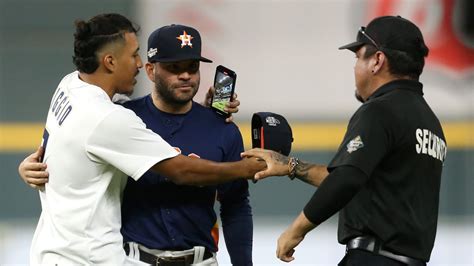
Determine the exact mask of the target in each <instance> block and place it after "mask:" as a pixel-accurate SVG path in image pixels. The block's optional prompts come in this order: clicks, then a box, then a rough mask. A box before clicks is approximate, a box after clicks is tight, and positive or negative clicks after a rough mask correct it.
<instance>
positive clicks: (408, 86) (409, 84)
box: [367, 79, 423, 101]
mask: <svg viewBox="0 0 474 266" xmlns="http://www.w3.org/2000/svg"><path fill="white" fill-rule="evenodd" d="M395 89H401V90H409V91H412V92H414V93H417V94H420V95H421V96H423V84H421V83H420V82H419V81H417V80H410V79H397V80H393V81H390V82H388V83H385V84H384V85H382V86H381V87H379V88H378V89H377V90H376V91H375V92H374V93H372V95H370V97H369V98H367V101H369V100H371V99H374V98H377V97H380V96H382V95H384V94H386V93H388V92H390V91H393V90H395Z"/></svg>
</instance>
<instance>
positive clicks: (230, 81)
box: [211, 65, 237, 117]
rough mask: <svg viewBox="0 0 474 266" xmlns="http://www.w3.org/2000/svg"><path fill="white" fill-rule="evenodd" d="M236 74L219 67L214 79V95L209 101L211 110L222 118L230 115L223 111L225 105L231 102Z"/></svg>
mask: <svg viewBox="0 0 474 266" xmlns="http://www.w3.org/2000/svg"><path fill="white" fill-rule="evenodd" d="M236 78H237V74H235V72H234V71H232V70H230V69H228V68H226V67H224V66H222V65H219V66H217V68H216V75H215V77H214V89H215V92H214V95H213V97H212V100H211V109H212V110H214V111H215V112H216V113H218V114H219V115H221V116H223V117H228V116H229V115H230V114H229V113H228V112H226V111H224V108H225V105H226V103H228V102H230V101H232V95H233V94H234V90H235V80H236Z"/></svg>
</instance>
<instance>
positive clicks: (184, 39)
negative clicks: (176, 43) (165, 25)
mask: <svg viewBox="0 0 474 266" xmlns="http://www.w3.org/2000/svg"><path fill="white" fill-rule="evenodd" d="M193 38H194V37H193V36H191V35H188V34H187V33H186V31H183V34H181V35H179V37H176V39H178V40H180V41H181V48H183V47H184V46H189V47H191V48H193V44H192V43H191V40H192V39H193Z"/></svg>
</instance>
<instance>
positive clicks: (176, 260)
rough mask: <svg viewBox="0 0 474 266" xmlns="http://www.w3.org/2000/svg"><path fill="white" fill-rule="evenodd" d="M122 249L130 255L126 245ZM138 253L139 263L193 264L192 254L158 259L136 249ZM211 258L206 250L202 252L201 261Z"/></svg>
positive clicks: (164, 264) (165, 265)
mask: <svg viewBox="0 0 474 266" xmlns="http://www.w3.org/2000/svg"><path fill="white" fill-rule="evenodd" d="M123 249H124V250H125V254H127V255H128V254H129V253H130V247H129V246H128V245H127V244H125V245H124V247H123ZM138 252H139V254H140V261H143V262H146V263H149V264H151V265H156V266H189V265H191V264H193V262H194V254H189V255H184V256H180V257H158V256H156V255H153V254H151V253H148V252H146V251H143V250H141V249H138ZM212 256H213V254H212V253H211V252H210V251H208V250H207V249H206V251H204V257H203V260H207V259H209V258H211V257H212Z"/></svg>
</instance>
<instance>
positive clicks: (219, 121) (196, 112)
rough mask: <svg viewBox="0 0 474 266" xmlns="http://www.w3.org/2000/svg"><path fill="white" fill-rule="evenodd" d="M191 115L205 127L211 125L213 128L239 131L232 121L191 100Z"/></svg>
mask: <svg viewBox="0 0 474 266" xmlns="http://www.w3.org/2000/svg"><path fill="white" fill-rule="evenodd" d="M192 115H193V117H194V118H195V119H197V120H198V121H199V122H200V123H202V124H204V125H206V126H207V127H212V128H213V130H223V131H239V128H238V127H237V125H236V124H235V123H234V122H231V123H228V122H226V121H225V118H224V117H222V116H220V115H219V114H217V113H216V112H214V111H213V110H212V109H211V108H209V107H205V106H202V105H201V104H199V103H197V102H193V109H192ZM239 132H240V131H239Z"/></svg>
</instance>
